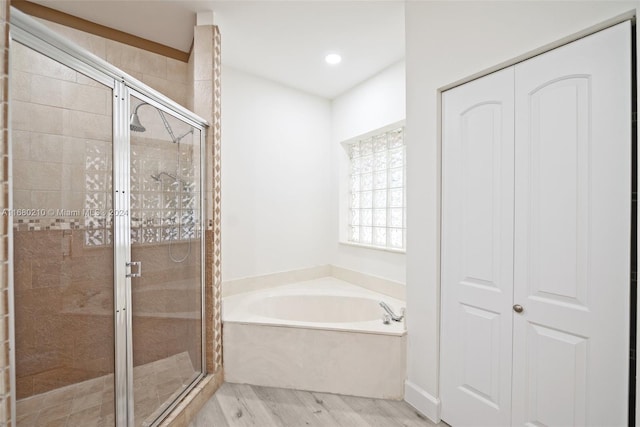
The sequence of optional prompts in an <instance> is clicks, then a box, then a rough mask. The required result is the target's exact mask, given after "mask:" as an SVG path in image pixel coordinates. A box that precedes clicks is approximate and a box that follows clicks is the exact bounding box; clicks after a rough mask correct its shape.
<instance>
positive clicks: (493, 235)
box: [441, 69, 514, 426]
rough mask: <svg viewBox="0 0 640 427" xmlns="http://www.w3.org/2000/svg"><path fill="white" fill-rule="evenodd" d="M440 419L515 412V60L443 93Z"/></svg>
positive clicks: (482, 418)
mask: <svg viewBox="0 0 640 427" xmlns="http://www.w3.org/2000/svg"><path fill="white" fill-rule="evenodd" d="M443 109H444V117H445V120H444V127H443V212H442V214H443V237H442V334H441V337H442V341H441V345H442V347H441V351H442V353H441V355H442V357H441V363H442V369H441V372H442V378H441V384H442V387H441V394H442V402H443V406H442V418H443V419H444V420H445V421H447V422H448V423H449V424H451V425H456V426H463V425H474V426H479V425H505V424H508V423H509V420H510V414H511V402H510V400H511V348H512V343H511V332H512V331H511V304H512V302H511V301H512V292H513V179H514V178H513V69H507V70H503V71H500V72H498V73H494V74H492V75H489V76H487V77H484V78H482V79H479V80H476V81H474V82H472V83H469V84H466V85H464V86H461V87H458V88H455V89H452V90H450V91H447V92H446V93H445V94H443Z"/></svg>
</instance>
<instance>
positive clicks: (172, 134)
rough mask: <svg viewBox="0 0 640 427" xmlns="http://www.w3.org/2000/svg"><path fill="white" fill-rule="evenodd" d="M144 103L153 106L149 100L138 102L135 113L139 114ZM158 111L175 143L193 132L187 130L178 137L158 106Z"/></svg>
mask: <svg viewBox="0 0 640 427" xmlns="http://www.w3.org/2000/svg"><path fill="white" fill-rule="evenodd" d="M143 105H150V106H152V107H153V105H151V104H149V103H148V102H141V103H140V104H138V105H137V106H136V109H135V110H133V114H134V115H137V114H138V109H139V108H140V107H142V106H143ZM154 108H155V107H154ZM156 111H157V112H158V114H159V115H160V119H162V124H163V125H164V128H165V129H166V130H167V133H168V134H169V136H170V137H171V142H173V143H174V144H175V143H179V142H180V140H181V139H182V138H184V137H185V136H187V135H188V134H190V133H193V129H191V130H190V131H188V132H186V133H185V134H184V135H181V136H179V137H177V138H176V135H175V134H174V133H173V129H171V125H170V124H169V121H168V120H167V118H166V117H165V115H164V113H163V112H162V111H161V110H159V109H157V108H156Z"/></svg>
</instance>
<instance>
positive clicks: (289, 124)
mask: <svg viewBox="0 0 640 427" xmlns="http://www.w3.org/2000/svg"><path fill="white" fill-rule="evenodd" d="M222 105H223V116H222V200H223V206H222V210H223V214H222V233H223V237H222V253H223V254H224V255H223V257H222V260H223V265H222V275H223V280H224V281H227V280H232V279H238V278H243V277H251V276H257V275H264V274H269V273H275V272H281V271H289V270H296V269H300V268H306V267H312V266H316V265H324V264H328V263H329V259H330V255H329V253H330V247H331V246H330V245H331V244H332V242H333V240H335V238H334V236H331V235H330V234H329V233H327V230H329V228H330V225H329V224H330V223H329V221H330V215H331V214H332V211H330V197H331V192H332V191H333V188H332V187H331V164H330V163H331V162H330V153H329V150H328V148H327V145H328V141H330V135H331V105H330V102H329V101H328V100H326V99H323V98H319V97H316V96H312V95H307V94H304V93H302V92H300V91H297V90H294V89H290V88H287V87H284V86H281V85H279V84H277V83H274V82H271V81H268V80H265V79H262V78H259V77H256V76H253V75H250V74H246V73H243V72H240V71H237V70H234V69H232V68H228V67H223V70H222Z"/></svg>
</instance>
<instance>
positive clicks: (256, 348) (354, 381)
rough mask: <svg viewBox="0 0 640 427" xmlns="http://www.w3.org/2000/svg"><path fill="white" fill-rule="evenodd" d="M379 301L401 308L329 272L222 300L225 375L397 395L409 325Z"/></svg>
mask: <svg viewBox="0 0 640 427" xmlns="http://www.w3.org/2000/svg"><path fill="white" fill-rule="evenodd" d="M379 301H385V302H386V303H387V304H388V305H389V306H391V307H392V308H393V309H394V311H396V312H397V313H400V311H401V308H402V307H404V306H405V305H404V302H403V301H400V300H397V299H395V298H391V297H388V296H386V295H383V294H379V293H377V292H373V291H370V290H368V289H365V288H362V287H359V286H356V285H352V284H350V283H347V282H344V281H341V280H338V279H335V278H331V277H326V278H322V279H316V280H310V281H305V282H300V283H296V284H292V285H284V286H278V287H275V288H271V289H267V290H261V291H255V292H250V293H245V294H239V295H233V296H228V297H225V298H223V301H222V319H223V335H224V337H223V340H224V341H223V342H224V346H223V357H224V375H225V380H226V381H229V382H234V383H245V384H253V385H262V386H270V387H283V388H292V389H298V390H309V391H319V392H329V393H338V394H349V395H354V396H365V397H375V398H386V399H401V398H402V397H403V389H404V379H405V371H406V361H405V355H406V328H405V324H404V321H402V322H393V321H392V322H391V323H390V324H388V325H385V324H384V323H383V322H382V315H383V313H384V311H383V310H382V308H381V307H380V306H379V304H378V303H379Z"/></svg>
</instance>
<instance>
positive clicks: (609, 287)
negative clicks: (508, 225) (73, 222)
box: [513, 22, 631, 426]
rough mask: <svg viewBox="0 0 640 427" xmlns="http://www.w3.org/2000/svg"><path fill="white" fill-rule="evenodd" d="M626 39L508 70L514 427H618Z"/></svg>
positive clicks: (610, 34) (626, 236) (625, 270)
mask: <svg viewBox="0 0 640 427" xmlns="http://www.w3.org/2000/svg"><path fill="white" fill-rule="evenodd" d="M630 43H631V33H630V24H629V22H626V23H622V24H619V25H617V26H615V27H612V28H610V29H607V30H604V31H601V32H599V33H596V34H594V35H591V36H589V37H586V38H584V39H581V40H579V41H576V42H574V43H571V44H568V45H566V46H563V47H561V48H558V49H555V50H553V51H550V52H548V53H545V54H543V55H540V56H538V57H535V58H533V59H531V60H528V61H525V62H523V63H521V64H518V65H517V66H516V71H515V80H516V85H515V87H516V89H515V95H516V122H515V123H516V149H515V170H516V181H515V182H516V186H515V190H516V193H515V194H516V196H515V199H516V204H515V206H516V209H515V218H516V220H515V270H514V273H515V291H514V303H515V304H520V305H522V306H523V307H524V311H523V312H522V313H520V314H514V358H513V425H529V426H543V425H546V426H626V423H627V421H626V420H627V400H628V395H627V389H628V385H627V382H628V366H629V258H630V243H629V240H630V232H631V231H630V222H631V221H630V214H631V206H630V199H631V123H630V118H631V112H630V106H631V74H630V73H631V62H630V59H631V58H630V53H631V44H630Z"/></svg>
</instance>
